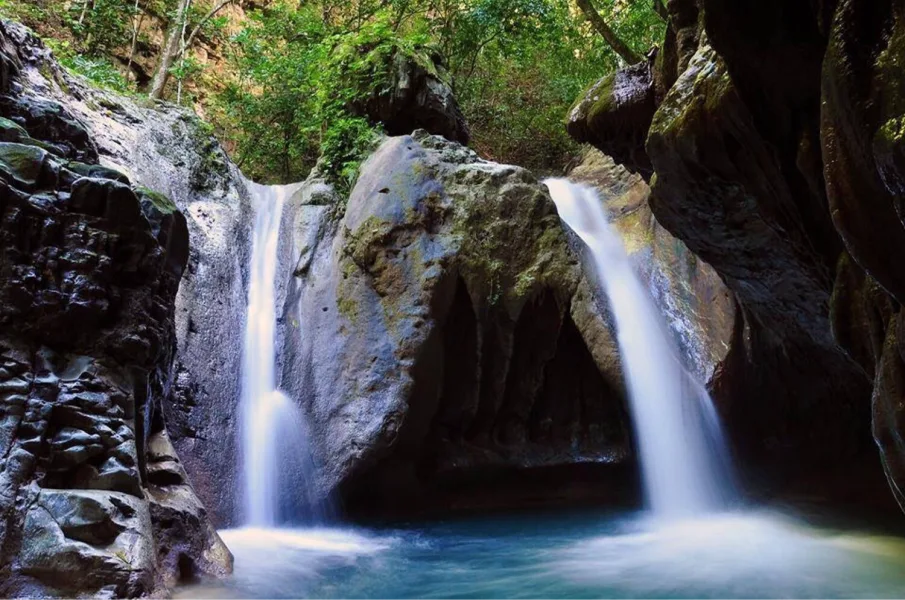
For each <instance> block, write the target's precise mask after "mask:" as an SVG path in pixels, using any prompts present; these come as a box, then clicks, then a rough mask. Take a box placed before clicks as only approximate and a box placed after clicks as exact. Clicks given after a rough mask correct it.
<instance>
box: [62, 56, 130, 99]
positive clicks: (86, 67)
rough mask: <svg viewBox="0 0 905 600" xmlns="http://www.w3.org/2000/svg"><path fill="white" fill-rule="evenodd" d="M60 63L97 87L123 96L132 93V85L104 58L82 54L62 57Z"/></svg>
mask: <svg viewBox="0 0 905 600" xmlns="http://www.w3.org/2000/svg"><path fill="white" fill-rule="evenodd" d="M60 63H61V64H62V65H63V66H64V67H66V68H67V69H69V70H70V71H72V72H74V73H77V74H79V75H82V76H84V77H86V78H87V79H89V80H90V81H91V82H92V83H94V84H95V85H97V86H98V87H102V88H106V89H109V90H113V91H116V92H120V93H123V94H124V93H129V92H132V91H133V87H132V83H131V82H130V81H129V80H128V79H126V78H125V77H123V74H122V73H120V72H119V71H118V70H117V69H116V67H114V66H113V64H112V63H111V62H110V61H109V60H107V59H106V58H103V57H91V56H85V55H83V54H74V55H71V56H70V55H63V56H61V57H60Z"/></svg>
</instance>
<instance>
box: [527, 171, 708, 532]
mask: <svg viewBox="0 0 905 600" xmlns="http://www.w3.org/2000/svg"><path fill="white" fill-rule="evenodd" d="M544 183H545V184H546V185H547V187H548V188H549V189H550V195H551V196H552V198H553V201H554V202H555V203H556V207H557V210H558V211H559V216H560V218H561V219H562V220H563V221H564V222H565V223H566V224H568V225H569V227H571V228H572V230H573V231H575V233H576V234H578V236H579V237H580V238H581V239H582V241H584V243H585V244H587V246H588V248H589V249H590V250H591V254H592V255H593V257H594V262H595V263H596V267H597V271H598V274H599V276H600V279H601V282H602V284H603V287H604V290H605V292H606V295H607V297H608V298H609V302H610V307H611V310H612V313H613V317H614V318H615V322H616V330H617V336H618V340H619V348H620V351H621V355H622V362H623V368H624V371H625V378H626V382H627V384H628V391H629V396H630V402H631V409H632V410H631V413H632V421H633V424H634V428H635V433H636V438H637V441H638V446H639V453H640V459H641V469H642V473H643V477H644V485H645V491H646V494H647V499H648V502H649V503H650V505H651V508H652V509H653V512H654V514H655V515H657V516H660V517H670V518H672V517H684V516H689V515H693V514H701V513H705V512H708V511H711V510H714V509H716V508H718V507H719V505H720V504H721V502H722V498H721V492H722V491H723V490H722V488H723V487H724V486H723V483H722V482H721V481H720V477H719V476H718V469H717V468H716V466H715V465H716V464H717V460H718V459H719V457H716V459H715V458H714V457H713V456H712V455H711V452H713V451H717V452H722V451H723V448H712V447H711V446H712V445H714V443H716V445H720V444H719V442H720V441H721V439H722V438H721V434H720V431H719V422H718V420H717V418H716V413H715V411H714V408H713V405H712V403H711V401H710V398H709V396H708V395H707V393H706V391H704V388H703V386H700V385H699V384H697V385H695V382H693V381H691V380H690V375H689V374H688V373H686V372H685V370H684V369H683V368H682V366H681V365H680V364H679V362H678V361H677V360H676V357H675V355H674V353H673V351H672V346H671V344H670V342H669V338H668V337H667V333H666V330H665V327H664V326H663V324H662V323H661V322H660V318H659V315H658V313H657V310H656V307H655V306H654V303H653V301H652V300H651V298H650V295H649V294H648V292H647V290H646V289H645V288H644V286H643V285H642V283H641V281H640V280H639V278H638V277H637V275H636V274H635V272H634V271H633V269H632V266H631V263H630V261H629V258H628V255H627V254H626V252H625V249H624V248H623V245H622V241H621V240H620V239H619V236H618V235H617V234H616V233H615V232H614V231H612V229H611V228H610V225H609V223H608V222H607V219H606V215H605V213H604V209H603V206H602V203H601V201H600V199H599V197H598V196H597V193H596V192H595V191H594V190H593V189H591V188H589V187H587V186H582V185H577V184H574V183H572V182H570V181H568V180H566V179H548V180H546V181H545V182H544Z"/></svg>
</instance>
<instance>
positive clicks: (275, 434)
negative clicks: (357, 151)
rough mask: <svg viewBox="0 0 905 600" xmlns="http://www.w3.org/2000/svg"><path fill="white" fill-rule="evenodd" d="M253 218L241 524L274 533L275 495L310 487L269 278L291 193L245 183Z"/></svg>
mask: <svg viewBox="0 0 905 600" xmlns="http://www.w3.org/2000/svg"><path fill="white" fill-rule="evenodd" d="M247 187H248V190H249V192H250V194H251V197H252V205H253V208H254V212H255V220H254V228H253V229H252V255H251V269H250V276H249V285H248V313H247V317H246V319H247V320H246V328H245V342H244V349H243V359H242V398H241V407H242V427H241V437H242V445H241V447H242V450H243V465H242V476H243V486H244V488H243V491H244V498H243V499H244V514H243V518H244V522H245V523H246V524H248V525H250V526H252V527H257V528H265V527H275V526H277V525H278V524H279V523H280V522H281V520H285V515H281V514H280V499H281V492H287V491H288V492H290V493H292V494H302V495H304V492H305V490H306V488H307V486H308V485H309V483H310V482H311V481H312V476H313V465H312V463H311V458H310V452H309V449H308V435H307V424H306V423H305V419H304V416H303V415H302V413H301V411H300V409H299V407H298V406H297V405H296V404H295V403H294V402H293V399H292V398H290V397H289V396H287V395H286V394H285V393H283V392H282V391H280V390H279V389H278V386H277V381H276V363H277V356H276V337H277V335H276V334H277V332H276V325H277V318H276V274H277V269H278V267H279V253H278V246H279V237H280V225H281V223H282V216H283V208H284V205H285V204H286V202H287V199H288V198H289V197H290V196H291V194H292V192H293V191H294V190H295V188H296V187H297V186H293V185H288V186H264V185H259V184H256V183H254V182H250V181H249V182H247Z"/></svg>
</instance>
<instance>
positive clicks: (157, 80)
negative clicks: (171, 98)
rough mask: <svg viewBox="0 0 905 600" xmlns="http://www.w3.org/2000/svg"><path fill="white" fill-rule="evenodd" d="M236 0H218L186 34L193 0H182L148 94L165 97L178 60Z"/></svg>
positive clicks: (155, 97) (157, 97) (154, 96)
mask: <svg viewBox="0 0 905 600" xmlns="http://www.w3.org/2000/svg"><path fill="white" fill-rule="evenodd" d="M234 1H235V0H217V2H216V3H215V4H214V6H213V7H212V8H211V9H210V10H209V11H208V12H207V13H206V14H205V15H204V16H203V17H201V20H200V21H198V23H197V24H196V25H195V27H194V29H192V31H191V33H189V34H188V36H186V29H187V26H188V19H189V8H191V4H192V0H180V2H179V8H178V10H177V11H176V19H174V20H173V22H172V24H171V25H170V28H169V30H168V31H167V39H166V43H165V44H164V46H163V48H162V49H161V52H160V58H159V59H158V62H157V68H156V69H155V70H154V77H153V78H152V79H151V87H150V89H149V90H148V96H150V97H151V98H154V99H155V100H160V99H161V98H163V92H164V90H165V89H166V86H167V81H169V78H170V72H171V69H172V68H173V65H174V64H176V61H177V60H179V59H180V58H182V57H184V56H185V53H186V52H188V50H189V49H190V48H191V47H192V44H193V43H194V41H195V38H196V37H197V36H198V33H200V32H201V29H202V28H203V27H204V26H205V25H206V24H207V23H208V22H209V21H210V20H211V19H213V18H214V17H215V16H216V15H217V13H219V12H220V11H221V10H223V9H224V8H226V6H228V5H230V4H232V3H233V2H234Z"/></svg>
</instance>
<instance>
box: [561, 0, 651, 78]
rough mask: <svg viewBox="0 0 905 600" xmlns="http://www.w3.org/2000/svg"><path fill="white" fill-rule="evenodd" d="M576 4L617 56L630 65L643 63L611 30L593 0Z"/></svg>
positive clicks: (582, 0) (583, 0) (580, 1)
mask: <svg viewBox="0 0 905 600" xmlns="http://www.w3.org/2000/svg"><path fill="white" fill-rule="evenodd" d="M576 4H578V8H580V9H581V12H583V13H584V15H585V17H586V18H587V19H588V21H590V22H591V25H593V26H594V29H596V30H597V33H599V34H600V35H601V36H603V39H604V40H606V43H607V44H609V46H610V48H612V49H613V51H614V52H616V54H618V55H619V56H620V57H622V60H624V61H625V62H626V63H628V64H630V65H634V64H636V63H639V62H641V60H642V58H641V56H640V55H638V54H636V53H635V51H634V50H632V49H631V48H629V46H628V44H626V43H625V42H623V41H622V40H621V39H620V38H619V36H618V35H616V32H614V31H613V30H612V29H610V26H609V25H607V24H606V21H604V20H603V17H601V16H600V13H598V12H597V9H596V8H594V5H593V4H591V0H576Z"/></svg>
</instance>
